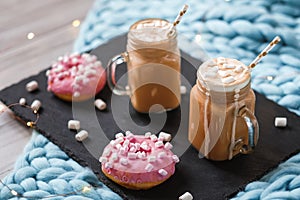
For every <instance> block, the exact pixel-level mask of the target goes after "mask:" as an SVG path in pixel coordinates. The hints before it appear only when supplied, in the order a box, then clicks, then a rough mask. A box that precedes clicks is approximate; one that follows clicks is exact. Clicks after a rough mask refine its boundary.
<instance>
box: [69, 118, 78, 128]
mask: <svg viewBox="0 0 300 200" xmlns="http://www.w3.org/2000/svg"><path fill="white" fill-rule="evenodd" d="M68 128H69V129H72V130H79V129H80V121H78V120H69V121H68Z"/></svg>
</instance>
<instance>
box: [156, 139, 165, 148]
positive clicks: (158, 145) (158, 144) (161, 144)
mask: <svg viewBox="0 0 300 200" xmlns="http://www.w3.org/2000/svg"><path fill="white" fill-rule="evenodd" d="M154 145H155V147H156V148H160V147H162V146H164V143H163V142H162V141H157V142H155V144H154Z"/></svg>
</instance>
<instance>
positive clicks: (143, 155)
mask: <svg viewBox="0 0 300 200" xmlns="http://www.w3.org/2000/svg"><path fill="white" fill-rule="evenodd" d="M144 153H145V152H140V151H138V152H137V157H138V158H139V159H145V158H146V154H144Z"/></svg>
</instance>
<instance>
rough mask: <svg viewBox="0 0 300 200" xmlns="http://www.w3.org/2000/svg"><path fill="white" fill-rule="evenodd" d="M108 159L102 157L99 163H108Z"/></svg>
mask: <svg viewBox="0 0 300 200" xmlns="http://www.w3.org/2000/svg"><path fill="white" fill-rule="evenodd" d="M107 161H108V159H107V158H106V157H100V158H99V162H100V163H107Z"/></svg>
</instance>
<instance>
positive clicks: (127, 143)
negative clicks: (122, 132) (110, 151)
mask: <svg viewBox="0 0 300 200" xmlns="http://www.w3.org/2000/svg"><path fill="white" fill-rule="evenodd" d="M129 144H130V141H129V140H127V139H125V141H124V142H123V147H128V145H129Z"/></svg>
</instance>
